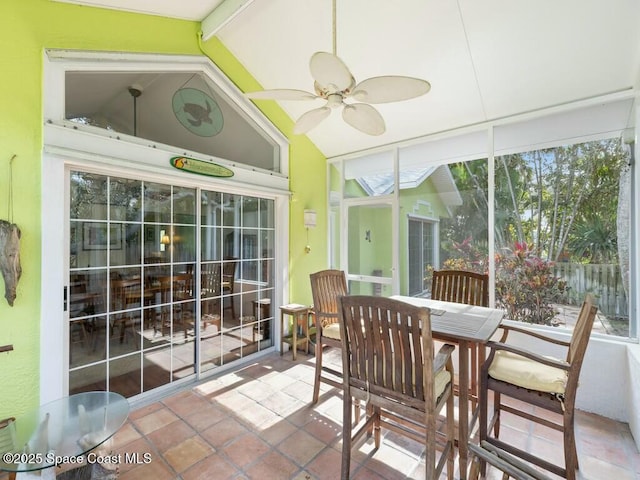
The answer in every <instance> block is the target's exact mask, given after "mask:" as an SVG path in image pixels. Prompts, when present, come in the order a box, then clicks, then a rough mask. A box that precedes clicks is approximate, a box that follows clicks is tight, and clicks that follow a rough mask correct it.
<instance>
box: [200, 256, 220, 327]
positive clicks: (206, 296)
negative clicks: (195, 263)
mask: <svg viewBox="0 0 640 480" xmlns="http://www.w3.org/2000/svg"><path fill="white" fill-rule="evenodd" d="M221 295H222V268H221V265H220V264H219V263H217V262H216V263H203V264H202V265H201V267H200V297H201V298H202V302H201V321H200V323H201V325H202V328H203V329H205V330H206V328H207V326H208V325H209V324H210V323H211V324H212V325H215V326H216V327H217V328H218V332H220V329H221V327H222V325H221V315H222V312H221V311H220V305H221Z"/></svg>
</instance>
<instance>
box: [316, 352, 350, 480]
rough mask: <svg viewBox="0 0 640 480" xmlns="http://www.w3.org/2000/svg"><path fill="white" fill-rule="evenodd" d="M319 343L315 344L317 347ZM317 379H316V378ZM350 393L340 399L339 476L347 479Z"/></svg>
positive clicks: (348, 467)
mask: <svg viewBox="0 0 640 480" xmlns="http://www.w3.org/2000/svg"><path fill="white" fill-rule="evenodd" d="M318 346H320V345H316V348H318ZM316 381H317V380H316ZM352 401H353V399H352V398H351V395H349V394H345V395H344V398H343V401H342V465H341V466H340V478H341V479H342V480H349V470H350V469H351V430H352V426H351V403H352Z"/></svg>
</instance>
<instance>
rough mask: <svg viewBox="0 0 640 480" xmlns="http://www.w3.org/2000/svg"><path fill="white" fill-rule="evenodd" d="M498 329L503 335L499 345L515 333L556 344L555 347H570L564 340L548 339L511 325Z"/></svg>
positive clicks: (501, 326)
mask: <svg viewBox="0 0 640 480" xmlns="http://www.w3.org/2000/svg"><path fill="white" fill-rule="evenodd" d="M498 328H501V329H502V330H504V333H503V334H502V338H500V342H501V343H504V342H505V340H506V339H507V336H508V335H509V332H517V333H521V334H523V335H528V336H530V337H534V338H537V339H538V340H542V341H545V342H549V343H553V344H556V345H562V346H564V347H568V346H569V345H570V343H569V342H565V341H564V340H558V339H556V338H553V337H548V336H546V335H543V334H541V333H538V332H532V331H531V330H527V329H525V328H521V327H515V326H511V325H500V326H499V327H498Z"/></svg>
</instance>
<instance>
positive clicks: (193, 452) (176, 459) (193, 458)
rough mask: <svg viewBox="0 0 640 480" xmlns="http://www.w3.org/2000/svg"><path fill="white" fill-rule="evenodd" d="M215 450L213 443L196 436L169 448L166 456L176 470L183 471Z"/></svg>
mask: <svg viewBox="0 0 640 480" xmlns="http://www.w3.org/2000/svg"><path fill="white" fill-rule="evenodd" d="M214 452H215V450H214V449H213V448H212V447H211V445H209V444H208V443H207V442H205V441H204V440H203V439H202V438H200V437H198V436H194V437H191V438H188V439H186V440H184V441H183V442H181V443H179V444H177V445H175V446H174V447H172V448H170V449H169V450H167V451H166V452H165V453H164V458H165V459H166V460H167V463H168V464H169V465H171V467H173V469H174V470H175V471H176V472H183V471H185V470H186V469H188V468H189V467H191V466H193V465H194V464H195V463H197V462H199V461H200V460H202V459H203V458H206V457H207V456H209V455H211V454H212V453H214Z"/></svg>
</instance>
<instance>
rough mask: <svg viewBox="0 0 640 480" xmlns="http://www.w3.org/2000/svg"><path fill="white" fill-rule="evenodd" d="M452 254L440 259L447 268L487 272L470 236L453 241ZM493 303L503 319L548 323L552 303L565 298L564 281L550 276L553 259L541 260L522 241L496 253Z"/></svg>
mask: <svg viewBox="0 0 640 480" xmlns="http://www.w3.org/2000/svg"><path fill="white" fill-rule="evenodd" d="M451 250H452V252H453V255H452V256H451V257H450V258H448V259H447V260H445V261H444V263H443V265H442V268H444V269H447V270H470V271H473V272H478V273H487V272H488V268H489V267H488V261H487V260H488V257H487V254H486V253H485V252H483V251H482V250H481V249H480V248H479V247H478V245H477V243H474V242H473V239H472V238H471V237H468V238H465V239H464V240H463V241H462V242H459V243H458V242H453V243H452V246H451ZM495 263H496V306H497V307H498V308H502V309H504V310H505V312H506V316H507V318H509V319H511V320H519V321H522V322H527V323H535V324H541V325H551V322H552V320H553V318H554V317H555V316H556V314H557V312H556V310H555V308H554V307H553V304H554V303H559V302H562V301H563V300H564V299H565V296H566V293H567V290H568V287H567V283H566V282H565V281H564V280H562V279H561V278H559V277H556V276H554V275H553V270H552V269H553V262H550V261H547V260H543V259H542V258H540V257H539V256H537V255H536V254H535V252H534V251H533V250H532V249H530V248H529V246H528V245H527V244H526V243H525V242H516V243H515V244H514V246H513V248H505V249H503V251H502V253H497V254H496V258H495ZM432 276H433V267H432V266H430V265H429V266H428V267H427V271H426V272H425V285H428V286H431V277H432Z"/></svg>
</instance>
